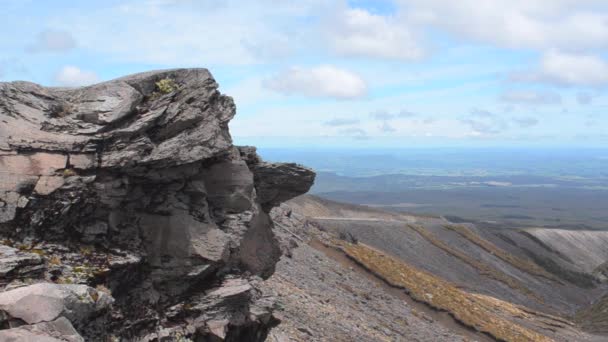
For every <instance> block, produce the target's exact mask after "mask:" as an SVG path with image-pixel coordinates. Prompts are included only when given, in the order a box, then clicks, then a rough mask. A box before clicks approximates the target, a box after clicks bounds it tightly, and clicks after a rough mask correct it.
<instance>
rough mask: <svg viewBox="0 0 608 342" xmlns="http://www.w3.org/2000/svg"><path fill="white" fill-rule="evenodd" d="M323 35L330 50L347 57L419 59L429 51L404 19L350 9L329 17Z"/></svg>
mask: <svg viewBox="0 0 608 342" xmlns="http://www.w3.org/2000/svg"><path fill="white" fill-rule="evenodd" d="M323 34H325V35H326V38H327V40H328V43H329V45H330V48H331V49H332V50H333V51H335V52H336V53H338V54H340V55H344V56H357V57H375V58H386V59H398V60H418V59H421V58H422V57H424V55H425V51H424V49H423V48H422V47H421V44H420V42H419V41H418V40H417V38H416V37H415V34H414V33H413V31H412V30H411V29H410V28H409V27H408V26H407V25H405V23H404V21H403V20H401V19H400V18H396V17H392V16H381V15H376V14H372V13H369V12H367V11H366V10H363V9H358V8H348V9H344V10H341V11H338V12H337V13H336V14H335V15H334V16H330V18H328V20H327V22H326V24H325V27H324V31H323Z"/></svg>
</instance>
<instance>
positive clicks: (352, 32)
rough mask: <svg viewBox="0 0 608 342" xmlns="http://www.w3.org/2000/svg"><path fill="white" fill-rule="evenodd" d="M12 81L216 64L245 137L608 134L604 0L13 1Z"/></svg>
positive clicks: (0, 40) (353, 142)
mask: <svg viewBox="0 0 608 342" xmlns="http://www.w3.org/2000/svg"><path fill="white" fill-rule="evenodd" d="M0 30H1V32H3V33H2V34H1V35H0V47H1V48H0V81H13V80H27V81H32V82H36V83H40V84H43V85H49V86H81V85H88V84H92V83H95V82H99V81H104V80H109V79H112V78H116V77H120V76H123V75H126V74H130V73H136V72H142V71H147V70H152V69H166V68H177V67H205V68H208V69H209V70H210V71H211V73H212V74H213V75H214V77H215V78H216V80H217V81H218V83H219V84H220V90H221V91H222V92H223V93H225V94H227V95H230V96H232V97H233V98H234V100H235V102H236V105H237V116H236V117H235V119H234V120H233V121H232V122H231V124H230V129H231V133H232V136H233V138H234V141H235V143H237V144H252V145H257V146H262V147H315V148H326V147H331V148H341V147H345V148H347V147H352V148H366V147H382V148H384V147H390V148H407V147H415V148H420V147H436V146H475V147H488V146H506V147H509V146H569V147H608V94H607V89H608V1H606V0H534V1H530V0H484V1H479V0H458V1H453V0H394V1H391V0H386V1H383V0H379V1H367V0H360V1H340V0H336V1H333V0H299V1H288V0H283V1H279V0H259V1H253V0H251V1H233V0H198V1H195V0H122V1H113V0H104V1H95V0H89V1H60V0H59V1H46V0H45V1H42V0H39V1H34V0H30V1H28V0H0Z"/></svg>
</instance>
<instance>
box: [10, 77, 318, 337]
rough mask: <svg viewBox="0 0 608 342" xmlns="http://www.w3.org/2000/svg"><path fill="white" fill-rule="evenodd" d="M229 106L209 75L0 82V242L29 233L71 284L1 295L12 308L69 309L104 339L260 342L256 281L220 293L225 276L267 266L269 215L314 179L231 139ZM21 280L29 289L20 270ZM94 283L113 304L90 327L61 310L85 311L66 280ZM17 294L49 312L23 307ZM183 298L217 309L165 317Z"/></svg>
mask: <svg viewBox="0 0 608 342" xmlns="http://www.w3.org/2000/svg"><path fill="white" fill-rule="evenodd" d="M158 82H162V83H163V84H165V85H166V86H164V87H160V86H159V83H158ZM235 113H236V106H235V104H234V102H233V100H232V98H231V97H229V96H226V95H223V94H221V93H220V92H219V91H218V84H217V83H216V82H215V80H214V79H213V77H212V76H211V74H210V73H209V71H207V70H206V69H175V70H162V71H153V72H147V73H142V74H136V75H131V76H126V77H123V78H119V79H116V80H112V81H108V82H104V83H100V84H97V85H92V86H88V87H82V88H45V87H42V86H39V85H36V84H33V83H28V82H12V83H0V120H1V121H2V123H3V124H2V125H0V167H1V168H2V171H3V173H2V175H3V176H2V177H0V238H3V237H7V238H10V239H12V240H15V241H29V242H33V241H36V243H38V244H39V246H37V247H36V248H39V249H41V251H42V254H43V255H44V256H43V259H44V264H45V265H46V269H45V268H42V271H43V272H44V274H43V275H42V277H44V278H45V280H47V281H49V282H62V283H77V284H79V285H65V286H67V287H61V288H54V287H52V285H51V284H46V285H32V286H39V287H42V286H44V287H47V290H48V293H49V294H48V295H42V294H41V293H40V292H34V294H32V293H30V294H28V295H27V296H26V295H25V294H24V295H23V296H24V297H23V299H20V298H21V297H18V296H17V297H15V296H16V294H17V293H22V292H23V291H26V290H24V289H28V288H30V290H29V291H33V290H32V289H31V287H30V286H28V287H25V288H17V289H14V290H11V291H7V292H5V293H2V294H0V298H5V299H4V301H5V304H3V305H5V306H6V311H7V312H9V311H10V312H9V314H10V315H13V314H14V315H15V316H14V317H19V319H21V320H24V321H26V322H27V323H29V324H35V323H36V322H37V321H38V320H39V319H42V318H44V320H45V321H48V320H52V319H55V318H57V317H59V316H65V317H66V318H68V319H70V320H71V321H72V324H74V326H75V327H76V328H77V329H79V331H80V332H81V334H82V335H83V336H84V338H86V339H91V338H95V339H100V338H102V337H103V338H110V337H111V336H110V331H111V332H112V333H114V334H115V335H116V337H120V338H128V339H132V340H137V339H139V338H141V339H143V340H146V338H148V337H150V338H152V339H154V338H165V337H163V336H165V335H166V336H173V335H175V334H182V335H184V336H191V337H192V336H194V337H196V336H199V335H200V336H207V335H208V336H211V334H215V336H216V337H217V338H223V339H225V340H238V338H239V336H242V334H253V336H258V335H259V337H257V338H254V339H253V340H260V339H261V338H262V337H261V336H262V335H265V334H266V332H267V331H268V330H269V329H270V327H271V325H272V324H271V322H273V320H272V319H271V315H272V305H271V304H269V303H267V302H268V300H267V299H264V300H262V299H261V298H260V297H259V295H257V294H256V293H257V292H256V291H255V290H254V289H253V287H252V289H250V290H247V291H244V292H243V293H242V294H235V295H234V296H228V297H225V298H224V297H222V296H221V293H223V292H222V291H228V292H230V291H232V290H234V289H235V287H234V286H232V285H231V282H230V281H227V279H242V281H243V282H244V283H243V288H246V287H248V286H252V285H248V284H249V283H250V282H251V281H253V280H251V279H257V278H256V277H263V278H267V277H269V276H270V275H271V274H272V273H273V271H274V268H275V264H276V262H277V261H278V260H279V257H280V247H279V243H278V241H277V240H276V238H275V236H274V234H273V230H272V228H273V221H272V219H271V218H270V216H269V215H268V212H269V211H270V209H271V208H272V207H273V206H276V205H278V204H279V203H280V202H282V201H285V200H287V199H289V198H291V197H293V196H296V195H299V194H301V193H304V192H306V191H307V190H308V189H309V188H310V186H311V185H312V182H313V180H314V173H313V172H312V171H310V170H309V169H306V168H304V167H301V166H297V165H295V164H278V163H276V164H273V163H265V162H263V161H262V160H261V159H260V158H259V157H258V156H257V154H255V150H251V151H250V153H248V154H247V153H246V149H241V150H239V149H238V148H236V147H235V146H233V145H232V139H231V136H230V133H229V131H228V122H229V121H230V120H231V119H232V118H233V117H234V115H235ZM9 268H10V266H7V272H14V271H10V270H9ZM252 277H253V278H252ZM15 281H17V282H16V283H15V284H17V285H19V284H22V283H27V282H26V281H25V279H24V276H19V277H17V279H15ZM91 284H101V285H103V286H104V287H107V288H108V291H111V292H112V294H113V297H114V298H116V302H115V304H114V305H113V306H112V308H111V309H109V310H110V312H111V314H110V317H109V318H108V320H107V321H105V319H106V317H105V316H104V318H103V319H97V318H95V319H94V320H93V321H92V322H90V323H89V324H86V325H85V324H81V323H82V321H80V320H79V317H77V316H82V317H85V316H86V315H87V314H86V313H81V314H79V315H77V316H74V315H72V314H73V313H74V312H76V311H74V310H72V309H66V308H68V307H70V305H72V304H74V305H76V304H78V305H81V304H82V305H84V304H83V303H81V302H79V301H77V300H75V299H74V298H75V297H74V296H73V295H72V294H73V292H74V291H76V290H73V291H72V290H70V289H71V288H70V287H69V286H85V285H91ZM217 284H224V285H223V286H222V287H221V289H219V290H218V291H219V292H217V293H213V292H208V291H206V290H208V289H209V288H211V287H214V286H217ZM57 286H59V285H57ZM62 286H64V285H62ZM84 288H86V286H85V287H84ZM84 288H83V289H84ZM236 288H237V289H238V287H236ZM34 289H35V288H34ZM78 289H80V288H78ZM87 289H88V288H87ZM12 291H19V292H12ZM70 291H72V292H70ZM78 291H84V290H78ZM78 291H77V293H80V292H78ZM9 295H10V297H7V296H9ZM76 297H78V296H76ZM102 297H103V296H102ZM232 297H234V298H238V300H233V299H231V298H232ZM11 298H13V299H11ZM15 298H16V299H15ZM28 298H35V299H28ZM193 298H196V300H194V299H193ZM17 301H25V302H26V303H29V304H31V303H32V302H34V301H39V302H41V303H45V305H46V306H45V310H38V311H37V312H30V311H27V310H26V308H27V306H24V305H21V306H20V307H21V309H17V308H16V306H15V305H14V303H15V302H17ZM29 301H31V302H29ZM184 302H192V303H207V304H206V305H207V307H213V308H214V309H213V310H211V311H209V312H205V313H204V314H203V313H202V312H201V311H200V310H199V311H192V310H187V309H184V308H183V305H182V306H181V309H175V310H173V309H172V310H173V311H172V312H174V315H173V316H171V315H167V313H166V312H167V310H169V308H180V304H183V303H184ZM237 302H238V303H237ZM20 303H21V302H20ZM87 303H88V302H87ZM88 304H91V303H88ZM237 304H238V305H237ZM193 305H194V306H196V305H197V304H193ZM201 305H202V304H201ZM187 306H188V305H186V307H187ZM78 307H79V308H80V306H78ZM86 308H89V309H90V305H89V306H83V308H82V309H78V310H85V309H86ZM237 308H238V309H237ZM9 309H10V310H9ZM89 309H87V310H89ZM19 310H21V311H19ZM23 310H26V311H23ZM176 310H177V311H176ZM254 311H255V312H254ZM11 312H12V313H11ZM86 312H89V311H86ZM93 312H94V311H93ZM41 315H43V317H42V316H41ZM51 316H52V317H51ZM169 316H171V317H175V320H174V321H169V320H168V318H167V317H169ZM243 317H247V318H246V319H244V318H243ZM194 321H197V322H201V323H200V324H198V325H197V327H198V328H192V324H191V323H192V322H194ZM224 321H228V322H230V324H229V325H223V326H222V325H221V324H220V323H221V322H224ZM205 322H214V323H209V324H207V323H205ZM222 327H223V328H222ZM221 331H223V332H222V333H220V332H221ZM159 332H162V334H161V335H162V336H159ZM197 334H198V335H197ZM146 336H148V337H146ZM154 336H156V337H154ZM167 338H168V337H167Z"/></svg>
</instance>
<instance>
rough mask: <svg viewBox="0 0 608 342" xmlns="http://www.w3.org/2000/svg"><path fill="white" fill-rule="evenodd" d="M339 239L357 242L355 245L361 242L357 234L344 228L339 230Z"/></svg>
mask: <svg viewBox="0 0 608 342" xmlns="http://www.w3.org/2000/svg"><path fill="white" fill-rule="evenodd" d="M338 239H340V240H342V241H346V242H349V243H352V244H355V245H356V244H357V243H359V239H357V237H356V236H354V235H353V234H352V233H351V232H347V231H344V230H341V231H339V232H338Z"/></svg>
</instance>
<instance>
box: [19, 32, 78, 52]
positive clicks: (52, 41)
mask: <svg viewBox="0 0 608 342" xmlns="http://www.w3.org/2000/svg"><path fill="white" fill-rule="evenodd" d="M75 47H76V40H75V39H74V37H72V34H71V33H69V32H67V31H61V30H52V29H48V30H44V31H42V32H40V33H38V35H37V36H36V39H35V41H34V42H33V43H31V44H30V45H28V46H27V48H26V50H27V51H28V52H65V51H69V50H72V49H73V48H75Z"/></svg>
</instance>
